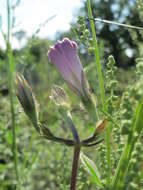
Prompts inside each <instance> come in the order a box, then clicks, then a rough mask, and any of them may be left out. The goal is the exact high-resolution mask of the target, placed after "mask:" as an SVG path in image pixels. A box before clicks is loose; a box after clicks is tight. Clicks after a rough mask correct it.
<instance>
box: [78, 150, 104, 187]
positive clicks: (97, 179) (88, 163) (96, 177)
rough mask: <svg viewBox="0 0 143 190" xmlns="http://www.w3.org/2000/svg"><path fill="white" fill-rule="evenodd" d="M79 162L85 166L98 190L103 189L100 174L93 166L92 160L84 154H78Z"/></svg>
mask: <svg viewBox="0 0 143 190" xmlns="http://www.w3.org/2000/svg"><path fill="white" fill-rule="evenodd" d="M80 158H81V161H82V163H83V165H84V166H85V169H86V170H87V171H88V173H89V174H90V175H91V177H92V178H93V180H94V182H95V184H96V185H98V186H99V187H100V188H103V185H102V183H101V180H100V174H99V171H98V169H97V167H96V165H95V164H94V162H93V161H92V160H90V159H89V158H88V157H87V156H86V155H85V154H83V153H81V154H80Z"/></svg>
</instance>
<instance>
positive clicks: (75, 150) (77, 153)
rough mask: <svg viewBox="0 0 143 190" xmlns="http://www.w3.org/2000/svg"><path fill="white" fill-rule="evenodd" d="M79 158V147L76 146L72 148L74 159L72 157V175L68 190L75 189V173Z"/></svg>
mask: <svg viewBox="0 0 143 190" xmlns="http://www.w3.org/2000/svg"><path fill="white" fill-rule="evenodd" d="M79 156H80V145H79V144H76V145H75V147H74V157H73V163H72V175H71V181H70V190H75V189H76V177H77V171H78V162H79Z"/></svg>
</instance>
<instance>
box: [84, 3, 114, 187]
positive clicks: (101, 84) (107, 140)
mask: <svg viewBox="0 0 143 190" xmlns="http://www.w3.org/2000/svg"><path fill="white" fill-rule="evenodd" d="M87 9H88V17H89V18H90V19H89V22H90V27H91V33H92V38H93V43H94V55H95V56H94V57H95V64H96V68H97V74H98V81H99V90H100V96H101V102H102V107H103V111H104V112H106V101H105V91H104V80H103V76H102V71H101V64H100V56H99V52H98V44H97V38H96V31H95V25H94V19H93V15H92V10H91V3H90V0H87ZM105 137H106V138H105V144H106V159H107V164H108V174H107V175H108V177H107V184H108V185H109V184H110V178H111V169H110V168H111V158H110V157H111V150H110V129H109V128H108V127H106V134H105Z"/></svg>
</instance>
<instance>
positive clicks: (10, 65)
mask: <svg viewBox="0 0 143 190" xmlns="http://www.w3.org/2000/svg"><path fill="white" fill-rule="evenodd" d="M10 30H11V13H10V2H9V0H7V44H6V45H7V56H8V87H9V97H10V110H11V127H12V152H13V161H14V168H15V174H16V180H17V182H19V175H18V162H17V147H16V132H15V113H14V112H15V111H14V101H13V72H14V62H13V55H12V50H11V46H10Z"/></svg>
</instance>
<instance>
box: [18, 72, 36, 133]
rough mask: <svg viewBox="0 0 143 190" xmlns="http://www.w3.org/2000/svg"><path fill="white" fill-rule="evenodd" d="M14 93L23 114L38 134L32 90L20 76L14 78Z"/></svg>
mask: <svg viewBox="0 0 143 190" xmlns="http://www.w3.org/2000/svg"><path fill="white" fill-rule="evenodd" d="M15 91H16V96H17V98H18V100H19V102H20V104H21V106H22V107H23V110H24V112H25V113H26V115H27V116H28V117H29V119H30V120H31V122H32V123H33V125H34V127H35V129H36V130H37V131H38V132H40V129H39V126H38V111H37V106H36V101H35V97H34V95H33V93H32V89H31V88H30V86H29V85H28V83H27V81H26V80H25V79H24V77H23V76H22V75H21V76H20V75H17V76H16V78H15Z"/></svg>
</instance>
